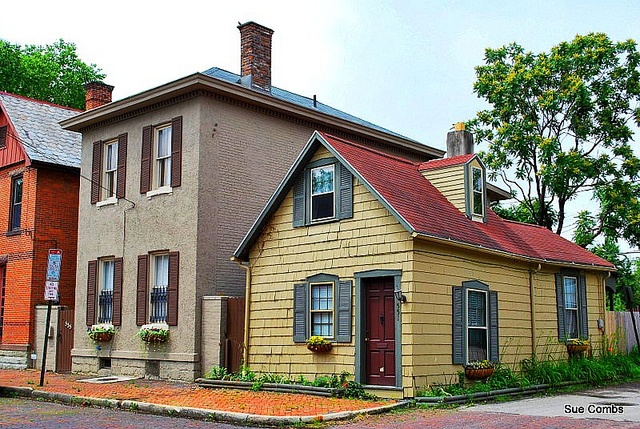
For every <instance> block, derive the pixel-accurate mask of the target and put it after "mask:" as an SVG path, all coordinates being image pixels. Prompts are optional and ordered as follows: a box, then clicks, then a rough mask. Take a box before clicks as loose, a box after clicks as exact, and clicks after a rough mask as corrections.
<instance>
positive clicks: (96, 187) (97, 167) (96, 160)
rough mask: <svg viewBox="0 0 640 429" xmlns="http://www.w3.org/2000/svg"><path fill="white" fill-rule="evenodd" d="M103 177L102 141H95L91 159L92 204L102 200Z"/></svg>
mask: <svg viewBox="0 0 640 429" xmlns="http://www.w3.org/2000/svg"><path fill="white" fill-rule="evenodd" d="M100 179H102V141H101V140H99V141H97V142H94V143H93V157H92V161H91V204H95V203H97V202H98V201H100V193H101V192H100V184H101V183H100V182H101V180H100Z"/></svg>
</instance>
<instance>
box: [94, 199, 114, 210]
mask: <svg viewBox="0 0 640 429" xmlns="http://www.w3.org/2000/svg"><path fill="white" fill-rule="evenodd" d="M117 204H118V199H117V198H116V197H111V198H107V199H106V200H102V201H98V202H97V203H96V207H98V208H100V207H104V206H113V205H117Z"/></svg>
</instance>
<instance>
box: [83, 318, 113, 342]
mask: <svg viewBox="0 0 640 429" xmlns="http://www.w3.org/2000/svg"><path fill="white" fill-rule="evenodd" d="M115 332H116V330H115V327H114V326H113V325H112V324H110V323H101V324H99V325H91V327H89V328H88V329H87V335H88V336H89V338H91V339H92V340H93V341H96V342H106V341H111V339H112V338H113V335H114V334H115Z"/></svg>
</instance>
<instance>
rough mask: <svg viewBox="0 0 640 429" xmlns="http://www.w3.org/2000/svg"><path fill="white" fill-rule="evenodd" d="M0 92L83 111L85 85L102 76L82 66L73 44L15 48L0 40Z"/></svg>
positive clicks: (60, 42) (91, 67)
mask: <svg viewBox="0 0 640 429" xmlns="http://www.w3.org/2000/svg"><path fill="white" fill-rule="evenodd" d="M0 64H2V67H0V90H2V91H6V92H11V93H14V94H18V95H24V96H25V97H30V98H35V99H38V100H44V101H49V102H51V103H56V104H60V105H62V106H68V107H75V108H77V109H83V108H84V104H85V90H84V88H83V85H84V84H85V83H87V82H91V81H95V80H102V79H104V77H105V75H104V73H102V70H101V69H99V68H98V67H97V66H96V65H95V64H85V63H84V62H82V61H81V60H80V59H79V58H78V55H77V53H76V45H75V44H73V43H68V42H65V41H64V40H62V39H60V40H59V41H57V42H55V43H53V44H52V45H46V46H36V45H27V46H24V47H22V46H20V45H15V44H12V43H10V42H7V41H5V40H1V39H0Z"/></svg>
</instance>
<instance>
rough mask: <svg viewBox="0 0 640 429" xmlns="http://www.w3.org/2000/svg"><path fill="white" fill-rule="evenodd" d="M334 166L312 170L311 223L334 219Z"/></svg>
mask: <svg viewBox="0 0 640 429" xmlns="http://www.w3.org/2000/svg"><path fill="white" fill-rule="evenodd" d="M334 179H335V169H334V165H333V164H331V165H326V166H324V167H318V168H314V169H312V170H311V221H312V222H314V221H317V220H323V219H330V218H332V217H334V194H335V180H334Z"/></svg>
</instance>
